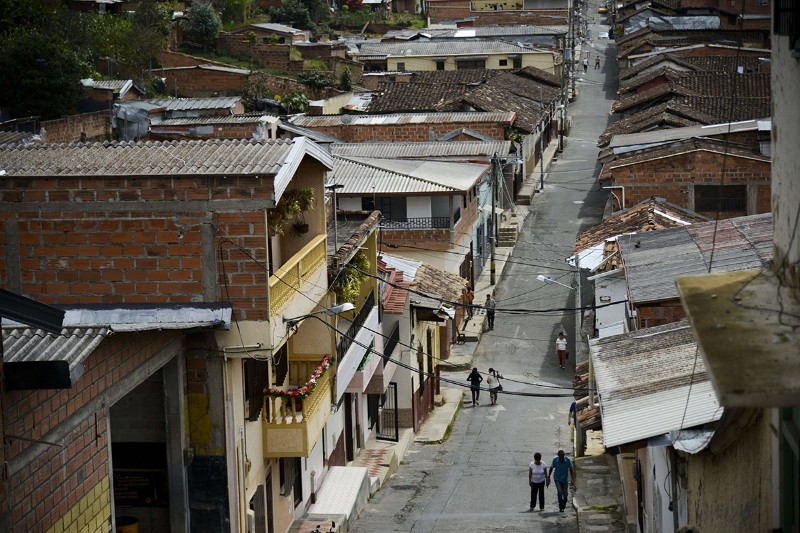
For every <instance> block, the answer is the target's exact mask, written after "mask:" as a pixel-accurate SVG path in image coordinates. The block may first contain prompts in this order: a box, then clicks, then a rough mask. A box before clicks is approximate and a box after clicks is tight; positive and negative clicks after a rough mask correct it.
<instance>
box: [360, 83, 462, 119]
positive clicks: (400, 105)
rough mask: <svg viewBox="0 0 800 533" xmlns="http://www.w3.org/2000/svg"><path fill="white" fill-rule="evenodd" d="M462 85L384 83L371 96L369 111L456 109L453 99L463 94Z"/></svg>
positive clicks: (408, 111) (411, 111)
mask: <svg viewBox="0 0 800 533" xmlns="http://www.w3.org/2000/svg"><path fill="white" fill-rule="evenodd" d="M464 91H465V89H464V85H458V84H455V83H445V84H440V85H431V84H417V83H386V84H383V85H382V86H381V88H380V90H379V91H378V92H377V93H375V94H374V95H373V97H372V101H371V102H370V103H369V107H368V108H367V109H368V112H369V113H418V112H424V111H457V110H458V106H457V105H453V104H452V102H453V100H456V99H458V98H459V97H461V96H463V94H464Z"/></svg>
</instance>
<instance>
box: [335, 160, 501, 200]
mask: <svg viewBox="0 0 800 533" xmlns="http://www.w3.org/2000/svg"><path fill="white" fill-rule="evenodd" d="M488 168H489V167H488V165H476V164H472V163H449V162H442V161H426V160H419V159H379V158H360V157H359V158H357V157H350V158H343V157H334V158H333V171H332V172H331V173H330V175H329V181H330V183H336V184H341V185H344V187H343V188H342V189H341V190H339V194H340V195H341V194H351V195H358V194H387V193H388V194H391V193H401V194H424V193H437V192H456V191H466V190H468V189H469V188H470V187H472V186H474V185H475V182H476V181H478V180H480V179H481V177H482V176H483V175H484V174H485V173H486V171H487V170H488Z"/></svg>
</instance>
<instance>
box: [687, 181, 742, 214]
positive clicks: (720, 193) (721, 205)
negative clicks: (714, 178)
mask: <svg viewBox="0 0 800 533" xmlns="http://www.w3.org/2000/svg"><path fill="white" fill-rule="evenodd" d="M694 205H695V209H694V210H695V211H697V212H701V213H702V212H717V211H720V212H723V213H725V212H731V211H747V186H746V185H695V187H694Z"/></svg>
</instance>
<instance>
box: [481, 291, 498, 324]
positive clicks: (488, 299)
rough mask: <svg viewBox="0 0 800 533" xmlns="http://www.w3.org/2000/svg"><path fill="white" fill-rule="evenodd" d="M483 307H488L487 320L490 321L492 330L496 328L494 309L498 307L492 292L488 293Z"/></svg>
mask: <svg viewBox="0 0 800 533" xmlns="http://www.w3.org/2000/svg"><path fill="white" fill-rule="evenodd" d="M483 307H485V308H486V321H487V322H488V326H489V331H492V330H493V329H494V310H495V309H496V308H497V302H496V301H495V300H494V298H492V295H491V293H490V294H487V295H486V301H485V302H484V303H483Z"/></svg>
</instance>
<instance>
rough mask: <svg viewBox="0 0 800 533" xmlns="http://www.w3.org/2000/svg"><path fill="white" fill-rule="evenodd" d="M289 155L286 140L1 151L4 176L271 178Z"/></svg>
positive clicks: (59, 146)
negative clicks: (218, 176) (188, 175)
mask: <svg viewBox="0 0 800 533" xmlns="http://www.w3.org/2000/svg"><path fill="white" fill-rule="evenodd" d="M291 150H292V141H288V140H268V141H266V140H264V141H252V140H203V141H171V142H147V143H135V142H121V143H89V144H77V143H76V144H46V145H29V146H21V145H3V146H0V169H2V170H5V171H6V175H7V176H153V175H155V176H169V175H174V174H191V175H219V174H236V175H242V174H244V175H247V174H254V175H255V174H258V175H275V174H277V173H278V172H279V171H280V169H281V167H282V166H283V165H284V164H285V163H286V161H287V158H288V157H289V153H290V151H291Z"/></svg>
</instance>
